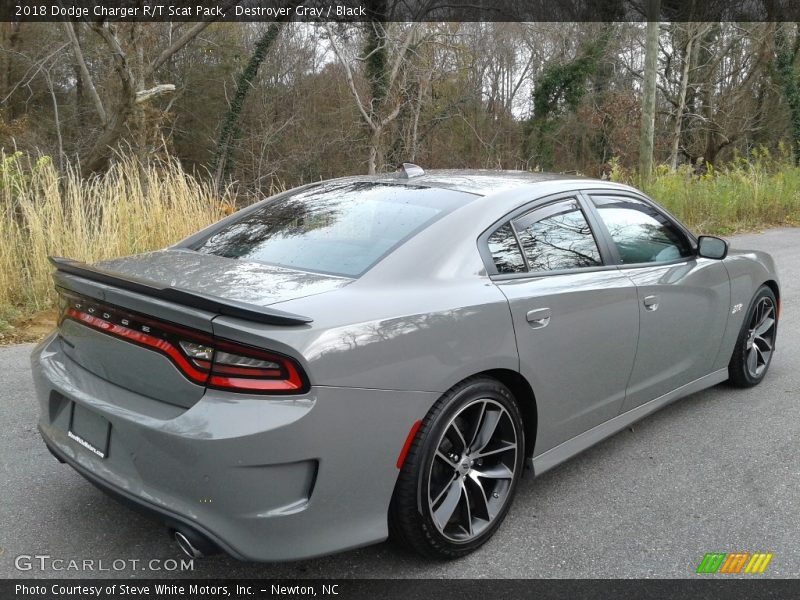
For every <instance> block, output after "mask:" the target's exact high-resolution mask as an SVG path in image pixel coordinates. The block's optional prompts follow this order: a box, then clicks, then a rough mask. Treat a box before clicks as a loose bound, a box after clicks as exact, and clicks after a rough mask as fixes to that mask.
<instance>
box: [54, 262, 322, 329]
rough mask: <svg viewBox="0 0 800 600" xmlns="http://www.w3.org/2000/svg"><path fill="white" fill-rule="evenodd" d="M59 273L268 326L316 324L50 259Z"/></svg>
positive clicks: (295, 317) (244, 304) (251, 306)
mask: <svg viewBox="0 0 800 600" xmlns="http://www.w3.org/2000/svg"><path fill="white" fill-rule="evenodd" d="M48 258H49V259H50V262H51V263H52V264H53V266H54V267H55V268H56V270H57V271H60V272H62V273H66V274H68V275H75V276H77V277H82V278H84V279H89V280H90V281H95V282H97V283H103V284H106V285H111V286H114V287H118V288H122V289H124V290H128V291H131V292H136V293H139V294H145V295H147V296H150V297H153V298H158V299H160V300H167V301H168V302H175V303H176V304H182V305H183V306H190V307H192V308H199V309H201V310H207V311H209V312H213V313H217V314H220V315H225V316H228V317H236V318H239V319H246V320H248V321H255V322H258V323H266V324H268V325H305V324H307V323H311V321H313V319H312V318H310V317H304V316H302V315H296V314H293V313H289V312H284V311H282V310H275V309H272V308H267V307H264V306H256V305H254V304H247V303H246V302H239V301H238V300H229V299H227V298H220V297H219V296H209V295H201V294H198V293H196V292H191V291H189V290H183V289H181V288H176V287H172V286H167V287H163V286H161V285H159V284H158V283H156V282H154V281H149V280H147V279H140V278H139V277H133V276H130V275H122V274H120V273H114V272H112V271H107V270H105V269H102V268H99V267H94V266H91V265H87V264H86V263H82V262H80V261H77V260H72V259H71V258H61V257H58V256H50V257H48Z"/></svg>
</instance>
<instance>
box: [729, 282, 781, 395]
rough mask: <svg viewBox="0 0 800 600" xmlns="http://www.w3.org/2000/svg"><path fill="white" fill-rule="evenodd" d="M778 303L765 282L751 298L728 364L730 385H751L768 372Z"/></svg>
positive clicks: (776, 321)
mask: <svg viewBox="0 0 800 600" xmlns="http://www.w3.org/2000/svg"><path fill="white" fill-rule="evenodd" d="M777 305H778V303H777V301H776V299H775V294H774V293H773V292H772V290H771V289H770V288H769V287H768V286H766V285H765V286H762V287H761V288H760V289H759V290H758V292H756V295H755V296H754V297H753V301H752V302H751V303H750V308H749V309H748V312H747V316H746V317H745V320H744V323H743V324H742V330H741V332H740V333H739V339H738V340H736V346H735V347H734V349H733V356H731V361H730V363H729V364H728V375H729V377H730V382H731V383H732V384H733V385H736V386H738V387H752V386H754V385H757V384H759V383H761V380H762V379H764V376H765V375H766V374H767V370H768V369H769V365H770V363H771V362H772V354H773V352H774V349H775V338H776V336H777V333H778V311H777Z"/></svg>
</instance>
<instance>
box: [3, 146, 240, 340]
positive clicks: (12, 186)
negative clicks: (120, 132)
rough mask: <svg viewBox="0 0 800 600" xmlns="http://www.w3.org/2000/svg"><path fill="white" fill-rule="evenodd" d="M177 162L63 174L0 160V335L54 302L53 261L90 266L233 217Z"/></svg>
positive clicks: (48, 165)
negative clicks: (75, 261)
mask: <svg viewBox="0 0 800 600" xmlns="http://www.w3.org/2000/svg"><path fill="white" fill-rule="evenodd" d="M230 207H231V204H230V202H229V199H228V198H222V199H220V198H218V197H217V196H216V195H215V194H214V192H213V190H212V187H211V185H210V184H209V183H207V182H203V181H199V180H198V179H196V178H194V177H192V176H190V175H188V174H187V173H185V172H184V171H183V170H182V169H181V167H180V165H179V164H178V163H177V162H168V163H159V164H152V165H148V166H144V167H140V166H139V164H138V163H136V162H134V161H133V160H129V159H123V160H121V161H120V162H118V163H117V164H115V165H114V166H113V167H112V168H111V169H110V170H109V171H108V172H107V173H106V174H104V175H102V176H98V177H93V178H90V179H84V178H81V177H80V176H79V175H78V173H77V172H76V171H75V170H74V169H70V170H68V171H67V173H66V174H63V175H60V174H59V173H58V171H57V169H56V168H55V167H54V165H53V164H52V161H51V160H50V159H49V158H48V157H43V158H40V159H39V160H38V161H34V162H32V163H31V162H30V161H29V160H28V159H27V158H26V157H24V156H22V155H21V154H19V153H16V154H12V155H6V154H2V153H0V215H1V216H2V219H0V329H2V327H3V325H4V323H3V320H8V319H10V318H11V317H13V316H15V315H19V314H26V313H30V312H33V311H35V310H41V309H44V308H48V307H49V306H51V305H52V302H53V300H54V292H53V284H52V279H51V276H50V274H51V272H52V267H51V265H50V264H49V262H48V260H47V257H48V255H56V256H67V257H70V258H76V259H79V260H83V261H87V262H93V261H97V260H102V259H106V258H112V257H116V256H123V255H126V254H134V253H137V252H145V251H148V250H153V249H156V248H163V247H164V246H167V245H169V244H171V243H173V242H175V241H177V240H179V239H181V238H183V237H185V236H187V235H189V234H191V233H193V232H195V231H197V230H198V229H200V228H201V227H203V226H205V225H208V224H210V223H212V222H214V221H216V220H218V219H220V218H221V217H223V216H224V214H225V213H226V212H229V210H230Z"/></svg>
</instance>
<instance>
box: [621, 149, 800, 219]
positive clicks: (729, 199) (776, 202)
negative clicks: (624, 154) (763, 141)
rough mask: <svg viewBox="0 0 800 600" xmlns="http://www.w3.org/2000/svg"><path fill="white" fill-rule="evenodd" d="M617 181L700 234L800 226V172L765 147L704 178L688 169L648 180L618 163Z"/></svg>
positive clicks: (666, 171)
mask: <svg viewBox="0 0 800 600" xmlns="http://www.w3.org/2000/svg"><path fill="white" fill-rule="evenodd" d="M611 165H612V172H611V179H612V180H613V181H619V182H622V183H629V184H631V185H634V186H637V187H639V188H640V189H641V190H642V191H644V192H645V193H646V194H648V195H649V196H650V197H652V198H653V199H654V200H656V201H657V202H659V203H660V204H661V205H663V206H664V207H665V208H666V209H667V210H669V211H670V212H672V213H673V214H674V215H675V216H677V217H678V218H679V219H681V220H682V221H683V222H684V223H686V225H688V226H689V227H690V228H692V229H693V230H694V231H695V232H696V233H708V234H722V235H726V234H731V233H734V232H736V231H747V230H753V229H759V228H764V227H777V226H798V225H800V167H797V166H795V165H794V164H792V162H791V161H790V160H788V157H786V156H785V155H783V156H781V155H780V154H779V155H778V156H772V155H771V154H770V153H769V152H768V151H767V150H766V149H765V148H758V149H756V150H755V151H754V152H753V155H752V156H751V157H750V160H749V161H747V160H745V159H742V158H738V159H736V160H734V161H733V162H732V163H731V164H729V165H724V166H721V167H719V168H716V169H715V168H713V167H711V166H707V170H706V172H705V173H703V174H702V175H698V174H696V173H695V172H694V170H693V169H692V168H691V167H689V166H688V165H684V166H682V167H680V168H679V169H678V170H677V171H671V170H670V169H669V168H667V167H666V166H664V165H661V166H659V167H657V168H656V169H655V171H654V173H653V175H652V177H651V178H649V179H647V180H643V179H642V178H641V177H639V176H638V174H636V173H635V172H632V171H626V170H625V169H623V168H622V167H621V165H620V163H619V161H618V160H612V161H611Z"/></svg>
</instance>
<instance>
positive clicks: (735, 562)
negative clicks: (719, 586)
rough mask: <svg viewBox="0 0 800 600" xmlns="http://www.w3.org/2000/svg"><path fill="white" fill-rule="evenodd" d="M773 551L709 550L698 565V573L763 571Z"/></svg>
mask: <svg viewBox="0 0 800 600" xmlns="http://www.w3.org/2000/svg"><path fill="white" fill-rule="evenodd" d="M771 560H772V552H769V553H767V552H753V553H752V554H750V553H749V552H728V553H725V552H709V553H707V554H706V555H705V556H704V557H703V560H701V561H700V564H699V565H697V572H698V573H701V574H702V573H727V574H733V575H735V574H738V573H763V572H764V571H765V570H766V568H767V565H768V564H769V561H771Z"/></svg>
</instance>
